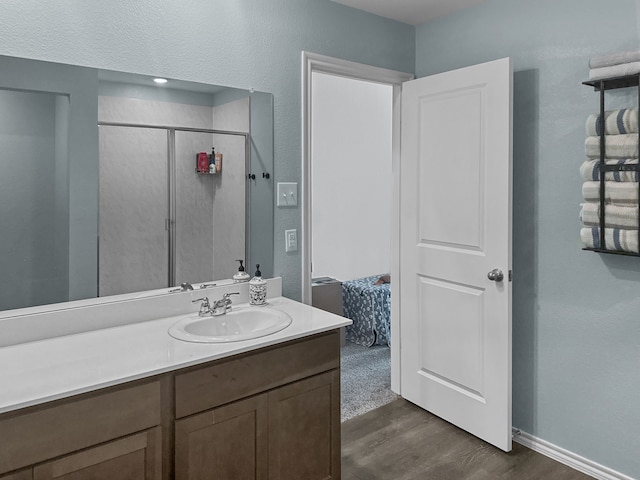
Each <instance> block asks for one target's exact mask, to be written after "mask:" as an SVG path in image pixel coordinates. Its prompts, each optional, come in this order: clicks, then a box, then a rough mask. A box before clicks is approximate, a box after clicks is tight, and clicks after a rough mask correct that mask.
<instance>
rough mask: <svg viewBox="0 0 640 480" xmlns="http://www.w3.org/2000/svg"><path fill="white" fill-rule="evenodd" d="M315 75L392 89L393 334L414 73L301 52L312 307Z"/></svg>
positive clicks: (306, 276)
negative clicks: (406, 91) (407, 107)
mask: <svg viewBox="0 0 640 480" xmlns="http://www.w3.org/2000/svg"><path fill="white" fill-rule="evenodd" d="M313 72H320V73H327V74H331V75H339V76H342V77H346V78H353V79H357V80H364V81H368V82H375V83H382V84H385V85H391V86H392V87H393V106H392V109H393V120H392V125H393V127H392V129H393V131H392V139H391V170H392V178H393V180H392V182H393V185H392V191H391V198H392V206H391V212H392V215H391V225H390V227H391V266H390V268H391V271H390V273H391V277H392V279H393V283H392V284H391V285H392V287H391V288H392V291H393V296H394V299H395V300H394V301H392V302H391V331H395V332H399V331H400V301H399V297H400V292H401V285H400V283H399V281H400V250H399V246H400V123H401V99H402V98H401V96H402V83H403V82H406V81H408V80H413V79H414V78H415V75H413V74H411V73H405V72H399V71H396V70H389V69H386V68H380V67H374V66H371V65H366V64H363V63H357V62H351V61H349V60H343V59H340V58H334V57H328V56H326V55H320V54H317V53H311V52H306V51H303V52H302V182H301V192H300V206H301V207H300V208H301V211H302V232H301V241H300V246H301V252H300V253H301V255H300V256H301V267H302V269H301V271H302V275H301V277H302V278H301V280H302V285H301V288H302V289H301V291H302V303H305V304H307V305H311V208H312V205H311V127H312V126H311V118H312V112H311V78H312V74H313ZM391 390H393V391H394V392H396V393H399V392H400V336H399V335H391Z"/></svg>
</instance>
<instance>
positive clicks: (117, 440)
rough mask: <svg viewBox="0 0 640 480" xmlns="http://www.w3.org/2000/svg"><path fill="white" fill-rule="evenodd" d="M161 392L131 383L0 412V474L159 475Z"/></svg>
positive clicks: (155, 479) (151, 479)
mask: <svg viewBox="0 0 640 480" xmlns="http://www.w3.org/2000/svg"><path fill="white" fill-rule="evenodd" d="M160 392H161V387H160V381H144V382H134V383H131V384H127V385H126V386H123V387H115V388H107V389H103V390H101V391H98V392H92V393H90V394H84V395H79V396H77V397H71V398H69V399H64V400H58V401H55V402H51V403H48V404H44V405H40V406H37V407H30V408H25V409H23V410H18V411H16V412H11V413H8V414H4V415H1V416H0V443H1V445H2V446H1V447H0V479H1V480H23V479H33V480H45V479H46V480H48V479H64V480H74V479H84V478H91V479H95V480H100V479H102V478H104V479H108V478H110V479H112V478H118V479H122V480H160V479H161V474H162V445H161V440H162V438H161V437H162V436H161V428H160V424H161V398H160V397H161V395H160ZM25 467H26V468H25ZM5 472H13V473H10V474H7V475H5V476H2V474H3V473H5Z"/></svg>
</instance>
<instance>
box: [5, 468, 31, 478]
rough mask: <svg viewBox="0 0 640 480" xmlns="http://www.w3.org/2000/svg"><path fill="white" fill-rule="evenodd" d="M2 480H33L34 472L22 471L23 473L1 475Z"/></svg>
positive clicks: (29, 470)
mask: <svg viewBox="0 0 640 480" xmlns="http://www.w3.org/2000/svg"><path fill="white" fill-rule="evenodd" d="M0 480H33V470H32V469H28V470H22V471H21V472H16V473H10V474H9V475H0Z"/></svg>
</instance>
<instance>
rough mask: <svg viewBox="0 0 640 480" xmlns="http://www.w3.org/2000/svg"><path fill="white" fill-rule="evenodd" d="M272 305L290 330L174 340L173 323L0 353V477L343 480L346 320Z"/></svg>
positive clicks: (280, 301)
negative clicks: (210, 340) (342, 334)
mask: <svg viewBox="0 0 640 480" xmlns="http://www.w3.org/2000/svg"><path fill="white" fill-rule="evenodd" d="M234 288H237V287H234ZM227 290H228V289H227ZM199 293H200V292H195V295H197V294H199ZM221 293H225V290H224V288H223V289H219V290H215V291H212V292H211V293H210V295H211V296H212V297H216V296H217V295H220V294H221ZM243 294H244V293H243ZM243 294H241V297H242V295H243ZM276 294H278V292H276ZM179 295H180V296H182V297H184V300H183V301H184V302H185V305H187V304H190V303H191V298H192V297H193V296H195V295H194V293H189V292H187V293H180V294H179ZM175 298H177V297H175ZM243 299H244V298H240V299H239V301H242V300H243ZM153 300H154V299H145V300H144V301H146V302H150V301H153ZM269 304H270V306H271V307H272V308H278V309H280V310H282V311H285V312H287V313H288V314H289V315H291V317H292V318H293V322H292V323H291V325H289V326H288V327H287V328H285V329H284V330H282V331H280V332H277V333H274V334H272V335H269V336H265V337H261V338H257V339H253V340H245V341H240V342H228V343H223V344H202V343H192V342H184V341H181V340H178V339H175V338H172V337H171V336H169V335H168V333H167V330H168V328H169V327H171V325H173V324H175V322H176V321H177V319H179V318H180V316H173V317H167V318H158V319H156V320H150V321H140V322H136V323H131V324H125V325H119V326H115V327H107V328H100V329H96V330H92V331H87V332H81V333H76V334H72V335H66V336H63V337H56V338H50V339H43V340H39V341H35V342H28V343H24V344H17V345H12V346H7V347H2V348H0V365H2V367H1V368H2V370H0V382H2V383H1V384H2V385H3V389H4V388H5V386H6V385H9V388H8V391H9V393H8V394H7V395H5V394H4V393H3V394H0V412H2V413H0V442H1V443H2V448H0V479H2V480H8V479H11V480H23V479H36V480H43V479H65V480H72V479H85V478H91V479H114V478H117V479H123V480H128V479H146V480H149V479H165V480H168V479H171V478H176V479H178V480H180V479H204V478H207V479H208V478H221V479H236V478H237V479H243V480H244V479H254V478H255V479H267V478H269V479H283V480H284V479H303V478H304V479H309V480H313V479H338V478H340V370H339V368H340V339H339V328H340V327H341V326H344V325H347V324H349V323H350V321H349V320H348V319H345V318H342V317H338V316H335V315H332V314H330V313H327V312H323V311H320V310H317V309H314V308H312V307H309V306H306V305H302V304H300V303H297V302H294V301H291V300H288V299H285V298H282V297H276V298H271V299H270V300H269ZM191 308H193V307H191ZM255 308H265V307H255ZM266 308H269V307H266ZM1 327H2V321H0V328H1ZM34 355H38V356H39V358H38V361H34V360H33V358H32V357H33V356H34ZM11 359H13V362H12V363H11V364H8V363H6V362H7V361H9V360H11ZM7 365H11V367H10V368H11V369H13V370H14V371H9V370H10V369H8V368H7ZM54 372H57V374H54ZM5 382H10V383H9V384H7V383H5ZM21 382H22V385H20V383H21Z"/></svg>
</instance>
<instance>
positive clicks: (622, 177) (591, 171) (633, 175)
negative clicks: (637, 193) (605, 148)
mask: <svg viewBox="0 0 640 480" xmlns="http://www.w3.org/2000/svg"><path fill="white" fill-rule="evenodd" d="M604 162H605V164H606V165H634V164H637V163H638V159H637V158H627V159H609V158H607V159H605V161H604ZM580 175H582V179H583V180H587V181H590V180H591V181H598V180H600V160H597V159H587V160H585V161H584V162H582V165H580ZM604 179H605V180H607V181H611V182H637V181H638V180H640V173H638V172H605V174H604Z"/></svg>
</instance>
